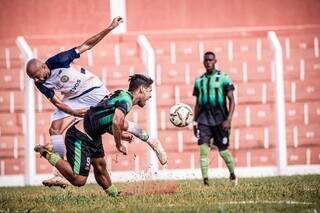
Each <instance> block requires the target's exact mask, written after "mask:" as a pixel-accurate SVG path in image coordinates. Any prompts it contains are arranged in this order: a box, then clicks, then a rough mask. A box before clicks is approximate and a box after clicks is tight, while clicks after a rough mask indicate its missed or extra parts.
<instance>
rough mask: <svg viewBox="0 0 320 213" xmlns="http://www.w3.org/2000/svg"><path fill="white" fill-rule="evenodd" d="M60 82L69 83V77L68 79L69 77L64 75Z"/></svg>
mask: <svg viewBox="0 0 320 213" xmlns="http://www.w3.org/2000/svg"><path fill="white" fill-rule="evenodd" d="M60 81H61V82H62V83H66V82H68V81H69V77H68V76H67V75H63V76H61V78H60Z"/></svg>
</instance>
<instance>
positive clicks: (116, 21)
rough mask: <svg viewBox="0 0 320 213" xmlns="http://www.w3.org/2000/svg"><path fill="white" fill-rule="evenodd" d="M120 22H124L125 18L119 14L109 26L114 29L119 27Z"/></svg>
mask: <svg viewBox="0 0 320 213" xmlns="http://www.w3.org/2000/svg"><path fill="white" fill-rule="evenodd" d="M120 23H123V18H122V17H121V16H117V17H115V18H114V19H113V20H112V22H111V24H110V26H109V28H111V29H114V28H116V27H118V26H119V24H120Z"/></svg>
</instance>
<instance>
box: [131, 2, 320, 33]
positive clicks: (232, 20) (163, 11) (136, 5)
mask: <svg viewBox="0 0 320 213" xmlns="http://www.w3.org/2000/svg"><path fill="white" fill-rule="evenodd" d="M127 8H128V11H127V13H128V15H127V16H128V20H129V21H128V29H129V30H162V29H184V28H215V27H219V28H220V27H235V26H267V25H269V26H273V25H302V24H320V1H319V0H176V1H173V0H127Z"/></svg>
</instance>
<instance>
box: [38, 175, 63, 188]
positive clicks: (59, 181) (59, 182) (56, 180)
mask: <svg viewBox="0 0 320 213" xmlns="http://www.w3.org/2000/svg"><path fill="white" fill-rule="evenodd" d="M42 184H43V185H44V186H48V187H51V186H58V187H61V188H63V189H64V188H66V187H67V186H68V185H69V182H68V181H67V180H66V179H65V178H63V177H60V176H54V177H52V178H50V179H48V180H44V181H42Z"/></svg>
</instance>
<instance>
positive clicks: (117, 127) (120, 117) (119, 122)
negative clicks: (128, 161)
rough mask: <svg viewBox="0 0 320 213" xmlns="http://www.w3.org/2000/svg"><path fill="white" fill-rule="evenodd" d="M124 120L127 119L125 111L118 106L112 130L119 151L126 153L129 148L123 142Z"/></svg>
mask: <svg viewBox="0 0 320 213" xmlns="http://www.w3.org/2000/svg"><path fill="white" fill-rule="evenodd" d="M124 120H125V115H124V113H123V112H122V111H121V110H120V109H118V108H116V110H115V111H114V115H113V120H112V132H113V137H114V142H115V143H116V147H117V149H118V151H119V152H121V153H123V154H124V155H126V154H127V149H126V147H125V146H123V145H122V143H121V139H122V130H123V129H124V127H123V125H124Z"/></svg>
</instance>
